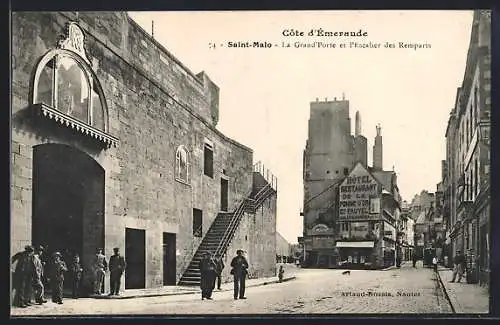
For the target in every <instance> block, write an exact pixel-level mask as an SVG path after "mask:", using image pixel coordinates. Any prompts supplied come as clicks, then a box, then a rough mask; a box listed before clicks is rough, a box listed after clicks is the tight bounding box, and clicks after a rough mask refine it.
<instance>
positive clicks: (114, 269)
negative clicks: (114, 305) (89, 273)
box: [108, 247, 127, 296]
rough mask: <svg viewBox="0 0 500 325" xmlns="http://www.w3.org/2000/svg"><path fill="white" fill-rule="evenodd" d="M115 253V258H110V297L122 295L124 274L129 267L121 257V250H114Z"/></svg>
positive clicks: (116, 248)
mask: <svg viewBox="0 0 500 325" xmlns="http://www.w3.org/2000/svg"><path fill="white" fill-rule="evenodd" d="M113 252H114V253H115V254H114V255H113V256H111V257H110V258H109V264H108V266H109V272H110V279H109V282H110V289H111V292H110V293H109V295H110V296H119V295H120V284H121V279H122V275H123V272H125V268H126V267H127V263H126V262H125V259H124V258H123V256H121V255H120V249H119V248H118V247H115V248H113Z"/></svg>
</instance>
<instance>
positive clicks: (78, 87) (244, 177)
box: [11, 12, 276, 290]
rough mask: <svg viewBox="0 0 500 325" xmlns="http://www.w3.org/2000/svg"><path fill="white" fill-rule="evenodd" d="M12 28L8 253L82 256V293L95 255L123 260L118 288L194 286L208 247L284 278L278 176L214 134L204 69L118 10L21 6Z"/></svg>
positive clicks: (213, 100)
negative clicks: (240, 255)
mask: <svg viewBox="0 0 500 325" xmlns="http://www.w3.org/2000/svg"><path fill="white" fill-rule="evenodd" d="M12 31H13V34H12V51H13V53H12V157H11V162H12V182H11V193H12V203H11V242H12V246H11V254H14V253H16V252H18V251H21V250H23V247H24V246H25V245H27V244H34V245H38V244H42V245H44V246H46V247H47V250H48V252H49V253H50V252H53V251H61V252H62V253H63V254H64V257H65V259H66V260H67V261H68V259H69V258H71V255H72V254H74V253H78V254H79V255H80V256H81V259H82V261H83V263H84V266H85V270H86V272H85V274H84V286H87V288H88V286H90V281H91V277H92V275H91V272H90V271H89V270H90V265H89V263H90V261H91V259H92V256H93V255H94V253H95V249H96V248H98V247H102V248H104V250H105V254H106V255H107V256H108V257H109V256H110V255H112V252H113V251H112V249H113V247H119V248H120V249H121V252H122V255H124V256H125V259H126V261H127V270H126V271H125V276H124V279H123V280H122V288H121V289H122V290H123V289H135V288H152V287H161V286H163V285H175V284H177V283H179V281H180V280H181V278H182V277H185V278H186V279H185V282H189V281H191V284H195V282H196V277H198V279H197V281H199V272H198V273H197V271H196V267H197V266H196V265H197V261H199V255H200V252H201V251H202V250H208V251H212V252H219V253H223V254H225V259H226V262H227V261H228V260H229V261H230V259H231V257H232V254H233V253H235V250H236V249H243V250H245V251H247V253H248V259H249V261H250V263H251V270H250V271H251V273H252V275H253V276H256V277H257V276H269V275H274V274H275V250H276V237H275V236H276V235H275V232H276V186H275V184H276V181H275V179H274V177H272V179H270V178H269V177H264V176H263V175H264V174H265V175H269V173H268V172H266V173H264V172H263V171H262V170H261V169H260V168H255V165H254V164H253V161H252V160H253V152H252V150H251V149H250V148H248V147H246V146H244V145H242V144H240V143H238V142H236V141H234V140H232V139H229V138H228V137H226V136H225V135H223V134H222V133H220V132H219V131H218V130H217V129H216V125H217V121H218V105H219V88H218V87H217V85H216V84H214V83H213V82H212V81H211V80H210V78H209V77H208V76H207V75H206V74H205V73H204V72H200V73H198V74H194V73H192V72H191V71H190V70H189V69H188V68H186V67H185V66H184V65H183V64H182V63H181V62H180V61H179V60H178V59H177V58H175V57H174V56H172V55H171V54H170V53H169V52H168V51H167V50H165V49H164V48H163V47H162V46H161V45H160V44H159V43H157V42H156V41H155V40H154V39H152V38H151V37H150V36H149V35H147V33H146V32H145V31H144V30H142V29H141V28H140V27H139V26H138V25H137V24H136V23H135V22H134V21H132V20H131V18H130V17H128V16H127V14H126V13H123V12H95V13H93V12H81V13H77V12H50V13H49V12H45V13H43V12H16V13H13V14H12ZM271 175H272V174H271ZM271 185H272V186H271ZM215 223H217V227H215V226H214V227H212V226H213V225H214V224H215ZM226 264H227V263H226ZM188 271H189V272H192V273H191V275H190V274H187V273H189V272H188ZM198 271H199V268H198ZM228 272H229V271H228ZM108 276H109V275H108ZM225 276H226V278H227V277H228V275H225ZM193 278H194V280H193ZM67 282H68V281H67ZM105 284H106V286H108V285H109V281H106V282H105ZM106 290H107V288H106Z"/></svg>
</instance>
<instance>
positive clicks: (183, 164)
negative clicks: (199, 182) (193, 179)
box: [175, 146, 190, 183]
mask: <svg viewBox="0 0 500 325" xmlns="http://www.w3.org/2000/svg"><path fill="white" fill-rule="evenodd" d="M189 169H190V162H189V152H188V151H187V150H186V148H185V147H184V146H179V148H177V151H176V153H175V179H176V180H178V181H180V182H183V183H189Z"/></svg>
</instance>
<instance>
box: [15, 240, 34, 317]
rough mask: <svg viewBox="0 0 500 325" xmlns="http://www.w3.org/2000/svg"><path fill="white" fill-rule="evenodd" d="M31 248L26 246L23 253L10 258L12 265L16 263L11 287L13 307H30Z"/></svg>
mask: <svg viewBox="0 0 500 325" xmlns="http://www.w3.org/2000/svg"><path fill="white" fill-rule="evenodd" d="M32 255H33V247H31V246H30V245H27V246H25V247H24V251H23V252H19V253H17V254H15V255H14V256H13V257H12V263H15V262H17V264H16V268H15V270H14V275H13V279H12V280H13V287H14V289H15V297H14V305H16V306H18V307H21V308H26V307H27V306H29V305H31V303H30V300H31V291H32V290H31V288H32V275H33V267H32V266H33V264H32V260H31V259H32Z"/></svg>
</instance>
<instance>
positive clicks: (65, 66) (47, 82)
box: [33, 23, 117, 146]
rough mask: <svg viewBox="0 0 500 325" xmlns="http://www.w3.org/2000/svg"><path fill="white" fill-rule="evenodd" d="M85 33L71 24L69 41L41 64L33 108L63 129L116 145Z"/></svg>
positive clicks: (63, 41)
mask: <svg viewBox="0 0 500 325" xmlns="http://www.w3.org/2000/svg"><path fill="white" fill-rule="evenodd" d="M83 41H84V35H83V31H82V30H81V29H80V27H78V25H76V24H75V23H70V24H69V25H68V29H67V38H66V39H64V40H62V41H61V42H60V43H59V44H58V48H56V49H53V50H51V51H49V52H48V53H47V54H45V55H44V56H43V57H42V58H41V59H40V62H39V63H38V66H37V68H36V71H35V78H34V82H33V104H34V105H35V106H37V107H39V108H40V109H41V113H42V114H43V115H44V116H46V117H48V118H50V119H54V120H56V121H58V122H60V123H61V124H63V125H66V126H70V127H71V128H73V129H75V130H77V131H79V132H81V133H83V134H85V135H90V136H91V137H93V138H96V139H98V140H100V141H102V142H104V143H105V144H106V145H107V146H111V145H116V142H117V139H116V138H115V137H112V136H110V135H109V134H107V133H108V131H109V130H108V113H107V106H106V100H105V99H104V94H103V91H102V88H101V86H100V84H99V81H98V80H97V77H96V75H95V73H94V72H93V70H92V68H91V65H90V61H89V59H88V58H87V56H86V54H85V50H84V43H83Z"/></svg>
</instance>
